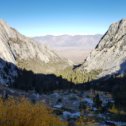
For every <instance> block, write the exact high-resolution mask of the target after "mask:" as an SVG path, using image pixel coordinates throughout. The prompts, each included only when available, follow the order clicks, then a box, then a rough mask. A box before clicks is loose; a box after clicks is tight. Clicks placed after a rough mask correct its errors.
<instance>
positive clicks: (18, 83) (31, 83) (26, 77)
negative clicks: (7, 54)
mask: <svg viewBox="0 0 126 126" xmlns="http://www.w3.org/2000/svg"><path fill="white" fill-rule="evenodd" d="M0 63H2V64H4V66H5V68H0V71H2V72H0V76H1V77H4V76H7V77H10V79H9V80H10V81H8V83H6V84H5V83H4V84H3V85H9V87H11V88H17V89H22V90H25V91H28V90H35V91H36V92H39V93H42V92H47V91H52V90H57V89H71V88H73V87H74V84H73V83H72V82H69V81H67V80H66V79H63V78H62V77H57V76H55V75H54V74H47V75H45V74H35V73H33V72H32V71H27V70H25V69H23V70H22V69H20V68H18V67H17V66H16V65H14V64H13V63H10V62H7V61H4V60H3V59H1V58H0ZM10 68H13V71H16V72H17V73H18V76H17V77H16V76H15V77H14V76H12V74H11V71H12V70H10ZM2 69H3V70H2ZM11 78H13V79H14V80H15V82H12V81H11ZM5 80H6V78H5Z"/></svg>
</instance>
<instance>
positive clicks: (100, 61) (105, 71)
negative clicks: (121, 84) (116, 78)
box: [80, 19, 126, 76]
mask: <svg viewBox="0 0 126 126" xmlns="http://www.w3.org/2000/svg"><path fill="white" fill-rule="evenodd" d="M125 52H126V19H122V20H120V21H119V22H116V23H113V24H112V25H111V26H110V27H109V29H108V31H107V32H106V33H105V34H104V36H103V37H102V39H101V40H100V42H99V43H98V45H97V46H96V48H95V49H94V50H93V51H92V52H91V53H90V55H89V56H88V57H87V58H86V60H85V61H84V63H83V65H82V66H81V68H80V69H81V70H87V71H91V70H93V69H102V73H101V74H100V76H105V75H110V74H112V73H119V74H120V73H125V72H126V67H125V66H126V64H125V60H126V53H125Z"/></svg>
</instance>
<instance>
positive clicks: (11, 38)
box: [0, 20, 71, 83]
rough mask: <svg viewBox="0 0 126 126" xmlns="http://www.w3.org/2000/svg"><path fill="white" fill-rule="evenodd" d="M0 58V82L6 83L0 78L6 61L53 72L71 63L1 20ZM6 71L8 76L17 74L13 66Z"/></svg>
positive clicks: (36, 69)
mask: <svg viewBox="0 0 126 126" xmlns="http://www.w3.org/2000/svg"><path fill="white" fill-rule="evenodd" d="M0 58H1V61H0V76H1V79H0V83H6V82H4V81H3V79H2V78H3V77H2V75H5V74H2V73H4V72H5V70H4V69H5V67H6V62H7V64H9V66H13V65H15V66H18V67H21V68H25V69H28V70H32V71H33V72H35V73H42V72H43V73H48V72H50V73H53V72H55V71H56V70H58V69H64V68H65V67H67V66H69V65H71V62H69V61H68V60H66V59H62V58H60V57H59V56H58V55H57V54H56V53H55V52H54V51H52V50H50V49H49V48H48V47H47V46H44V45H42V44H40V43H37V42H35V41H34V40H32V39H30V38H28V37H25V36H23V35H21V34H20V33H19V32H17V31H16V30H15V29H13V28H11V27H9V26H8V24H6V23H5V22H4V21H2V20H0ZM4 61H5V63H3V62H4ZM12 64H13V65H12ZM54 66H56V68H55V67H54ZM8 71H9V72H8V73H9V74H8V76H17V70H16V69H15V68H14V69H13V70H11V69H9V68H8ZM12 71H15V72H12ZM6 75H7V74H6ZM4 80H5V79H4ZM6 80H7V79H6Z"/></svg>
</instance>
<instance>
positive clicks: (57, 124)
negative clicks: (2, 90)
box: [0, 98, 66, 126]
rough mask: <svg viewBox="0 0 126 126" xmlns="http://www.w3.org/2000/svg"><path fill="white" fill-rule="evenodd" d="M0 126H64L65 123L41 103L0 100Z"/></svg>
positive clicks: (23, 100) (22, 99)
mask: <svg viewBox="0 0 126 126" xmlns="http://www.w3.org/2000/svg"><path fill="white" fill-rule="evenodd" d="M0 126H66V123H65V122H63V121H61V120H60V119H59V118H58V117H56V116H55V115H54V114H52V111H51V109H49V108H48V107H46V106H45V105H44V104H42V103H36V104H33V103H31V102H30V101H28V100H27V99H25V98H21V99H18V100H17V99H14V98H9V99H8V100H3V99H2V98H0Z"/></svg>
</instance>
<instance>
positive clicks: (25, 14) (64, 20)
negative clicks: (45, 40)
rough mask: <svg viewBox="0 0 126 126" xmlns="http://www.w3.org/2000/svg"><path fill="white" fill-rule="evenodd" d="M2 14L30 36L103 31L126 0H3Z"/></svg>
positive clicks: (125, 14)
mask: <svg viewBox="0 0 126 126" xmlns="http://www.w3.org/2000/svg"><path fill="white" fill-rule="evenodd" d="M0 18H1V19H3V20H5V21H6V22H7V23H8V24H9V25H11V26H12V27H14V28H16V29H17V30H18V31H19V32H21V33H23V34H24V35H27V36H40V35H48V34H52V35H61V34H71V35H74V34H103V33H105V32H106V30H107V29H108V27H109V25H110V24H111V23H112V22H115V21H118V20H120V19H122V18H126V0H0Z"/></svg>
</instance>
